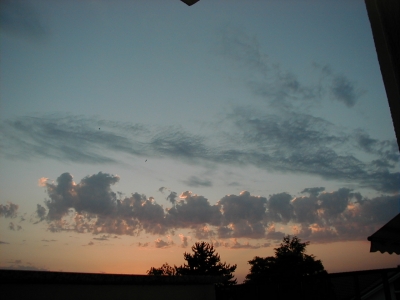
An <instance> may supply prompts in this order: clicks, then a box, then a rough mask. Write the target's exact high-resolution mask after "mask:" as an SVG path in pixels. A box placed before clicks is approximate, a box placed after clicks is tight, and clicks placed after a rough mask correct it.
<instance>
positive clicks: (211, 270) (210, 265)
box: [147, 242, 236, 285]
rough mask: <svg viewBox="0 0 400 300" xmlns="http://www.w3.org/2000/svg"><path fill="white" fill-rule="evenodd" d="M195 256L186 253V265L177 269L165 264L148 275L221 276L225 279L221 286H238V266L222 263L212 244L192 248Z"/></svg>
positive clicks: (201, 243) (195, 245) (204, 243)
mask: <svg viewBox="0 0 400 300" xmlns="http://www.w3.org/2000/svg"><path fill="white" fill-rule="evenodd" d="M192 251H193V254H191V253H186V252H185V253H184V254H183V256H184V259H185V260H186V263H185V264H183V265H181V266H179V267H177V266H174V267H171V266H170V265H168V264H167V263H166V264H163V265H162V266H161V267H160V268H153V267H152V268H151V269H150V270H148V271H147V274H148V275H164V276H165V275H167V276H168V275H170V276H171V275H176V276H183V275H208V276H220V277H222V278H223V280H222V282H221V283H220V285H232V284H236V279H234V276H233V274H232V273H233V272H235V270H236V265H229V264H227V263H225V262H224V263H222V262H221V258H220V256H219V254H218V253H215V248H214V246H213V245H212V244H209V243H206V242H198V243H195V244H194V245H193V246H192Z"/></svg>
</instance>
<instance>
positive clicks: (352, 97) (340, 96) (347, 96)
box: [331, 75, 358, 107]
mask: <svg viewBox="0 0 400 300" xmlns="http://www.w3.org/2000/svg"><path fill="white" fill-rule="evenodd" d="M331 92H332V94H333V96H334V98H335V99H337V100H338V101H340V102H343V103H344V104H346V105H347V106H348V107H353V106H354V105H355V104H356V101H357V98H358V95H357V92H356V88H355V84H354V83H353V82H351V81H350V80H349V79H347V78H346V77H345V76H343V75H342V76H335V78H334V79H333V81H332V87H331Z"/></svg>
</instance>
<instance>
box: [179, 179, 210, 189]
mask: <svg viewBox="0 0 400 300" xmlns="http://www.w3.org/2000/svg"><path fill="white" fill-rule="evenodd" d="M183 182H184V183H185V184H186V185H188V186H190V187H199V186H203V187H211V186H212V182H211V181H210V180H208V179H200V178H198V177H197V176H191V177H190V178H189V179H188V180H184V181H183Z"/></svg>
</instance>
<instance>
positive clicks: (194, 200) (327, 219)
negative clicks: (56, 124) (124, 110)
mask: <svg viewBox="0 0 400 300" xmlns="http://www.w3.org/2000/svg"><path fill="white" fill-rule="evenodd" d="M118 180H119V178H118V177H115V176H113V175H109V174H105V173H101V172H100V173H98V174H95V175H91V176H87V177H85V178H83V179H82V180H81V182H80V183H75V182H74V181H73V179H72V176H71V175H70V174H69V173H64V174H62V175H61V176H60V177H59V178H58V179H57V181H56V182H55V183H51V182H47V185H46V188H47V193H48V196H49V199H48V200H46V201H45V205H46V207H47V215H46V216H45V220H46V221H47V222H48V228H49V230H51V231H53V232H58V231H75V232H78V233H85V232H86V233H93V234H96V235H97V234H101V235H100V237H95V238H94V239H96V240H107V239H108V238H109V236H110V235H111V234H112V235H139V234H140V233H141V232H142V231H144V232H146V233H149V234H154V235H166V234H173V232H174V231H175V230H177V229H187V230H189V231H191V232H192V233H193V234H194V236H195V237H196V238H197V239H208V240H212V239H215V238H219V239H236V242H235V243H234V244H235V245H236V246H235V247H236V248H238V247H253V246H255V245H250V244H240V242H238V241H237V239H239V238H245V239H253V240H260V239H261V240H264V241H266V243H268V241H275V240H279V239H280V238H281V237H282V236H283V235H284V234H285V232H280V231H276V230H275V227H276V225H284V226H286V228H290V227H292V228H293V230H292V231H293V232H286V233H296V234H297V235H299V236H300V237H303V238H307V239H311V240H313V242H325V241H343V240H357V239H365V238H366V237H367V236H368V235H370V234H371V233H373V232H374V231H375V230H376V229H377V227H379V226H381V225H382V224H384V223H385V222H387V221H388V220H389V219H390V218H392V217H393V216H394V214H395V212H396V211H397V205H398V201H399V199H400V198H399V195H386V196H385V195H382V196H379V197H376V198H372V199H369V198H365V197H363V196H362V194H361V193H359V192H356V191H353V190H351V189H348V188H341V189H338V190H337V191H332V192H327V191H326V190H325V188H323V187H315V188H305V189H303V190H302V191H301V193H300V194H302V196H292V195H290V194H288V193H279V194H273V195H270V196H269V197H268V198H267V197H263V196H255V195H251V194H250V192H247V191H244V192H241V193H240V194H239V195H234V194H232V195H227V196H225V197H223V198H221V199H219V201H217V203H216V204H211V203H210V202H209V200H208V199H207V198H205V197H204V196H201V195H196V194H193V193H191V192H184V193H182V194H180V196H179V197H177V199H176V200H175V202H174V203H171V204H172V206H171V207H170V208H167V209H165V210H164V209H163V207H161V205H159V204H157V202H156V201H155V199H154V198H152V197H150V198H147V197H146V196H145V195H143V194H139V193H133V194H132V196H131V197H125V198H124V199H119V200H117V198H116V193H115V192H113V191H112V189H111V186H112V185H113V184H115V183H116V182H117V181H118ZM280 227H281V226H280ZM180 239H181V246H185V245H187V243H188V239H187V236H184V235H180ZM171 245H173V241H172V239H168V241H165V240H163V239H157V240H156V241H155V246H156V247H159V248H163V247H168V246H171ZM232 247H233V246H232ZM257 247H258V246H257Z"/></svg>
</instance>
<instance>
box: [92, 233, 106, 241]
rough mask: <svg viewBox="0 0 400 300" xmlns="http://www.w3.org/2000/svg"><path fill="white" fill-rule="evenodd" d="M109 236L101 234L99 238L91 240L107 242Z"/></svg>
mask: <svg viewBox="0 0 400 300" xmlns="http://www.w3.org/2000/svg"><path fill="white" fill-rule="evenodd" d="M109 238H110V236H108V235H105V234H103V235H102V236H101V237H96V238H93V239H94V240H96V241H108V240H109Z"/></svg>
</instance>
